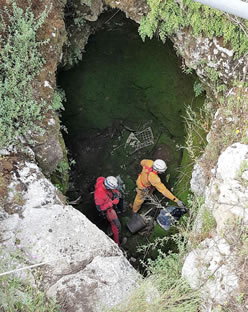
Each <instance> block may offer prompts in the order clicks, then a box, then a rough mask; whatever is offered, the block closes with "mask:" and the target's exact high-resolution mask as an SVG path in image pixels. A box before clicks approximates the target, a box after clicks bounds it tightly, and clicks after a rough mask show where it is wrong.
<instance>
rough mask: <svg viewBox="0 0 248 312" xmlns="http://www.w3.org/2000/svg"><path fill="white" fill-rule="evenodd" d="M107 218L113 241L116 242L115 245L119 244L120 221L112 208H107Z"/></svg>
mask: <svg viewBox="0 0 248 312" xmlns="http://www.w3.org/2000/svg"><path fill="white" fill-rule="evenodd" d="M107 220H108V221H109V223H110V225H111V230H112V232H113V239H114V241H115V242H116V244H117V245H120V233H121V223H120V221H119V219H118V217H117V214H116V212H115V210H114V209H108V210H107Z"/></svg>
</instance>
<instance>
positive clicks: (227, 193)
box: [182, 143, 248, 311]
mask: <svg viewBox="0 0 248 312" xmlns="http://www.w3.org/2000/svg"><path fill="white" fill-rule="evenodd" d="M247 168H248V145H245V144H241V143H236V144H233V145H232V146H230V147H228V148H227V149H226V150H225V151H224V152H223V153H222V154H221V155H220V157H219V159H218V163H217V166H216V168H215V170H213V176H212V178H211V180H210V183H209V185H208V186H207V188H206V189H205V192H204V197H205V204H204V206H202V207H201V208H204V209H208V210H209V211H210V213H212V215H213V216H214V218H215V221H216V224H217V227H216V229H215V231H216V235H215V236H214V237H213V238H211V239H210V238H207V239H205V240H204V241H203V242H201V243H200V245H199V246H198V247H197V248H196V249H194V250H192V251H191V252H190V253H189V255H188V256H187V257H186V259H185V263H184V266H183V272H182V274H183V276H184V277H185V278H186V280H187V281H188V282H189V284H190V286H191V287H192V288H195V289H197V288H199V287H200V288H201V292H202V297H203V300H204V302H205V308H206V309H205V310H204V311H212V307H216V306H217V305H218V304H225V303H228V302H229V301H230V300H231V299H232V298H236V297H237V296H238V295H239V294H240V291H241V290H240V289H241V284H242V280H243V279H244V278H245V277H244V271H242V270H244V269H241V267H240V265H241V263H243V261H244V258H243V257H244V256H242V255H243V253H245V250H246V249H245V245H244V244H245V241H242V239H241V238H240V237H241V236H240V235H241V234H240V233H243V232H244V231H245V229H246V228H247V226H248V206H247V203H248V184H247V180H246V172H247ZM201 210H202V209H200V211H201ZM198 217H199V218H200V214H199V215H198ZM199 218H198V219H199ZM198 219H197V222H196V223H197V224H196V226H195V229H196V233H199V232H200V229H199V224H201V222H202V220H198ZM242 250H243V251H242ZM192 273H193V274H192Z"/></svg>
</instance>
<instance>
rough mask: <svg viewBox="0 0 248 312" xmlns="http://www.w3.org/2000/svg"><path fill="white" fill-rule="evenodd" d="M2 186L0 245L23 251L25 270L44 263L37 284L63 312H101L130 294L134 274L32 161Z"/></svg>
mask: <svg viewBox="0 0 248 312" xmlns="http://www.w3.org/2000/svg"><path fill="white" fill-rule="evenodd" d="M7 181H9V184H8V186H7V196H6V199H5V200H4V202H3V205H1V206H0V211H1V214H0V215H1V219H0V228H1V233H2V236H1V240H3V242H4V245H6V246H12V247H11V248H13V249H15V250H16V251H17V249H18V252H22V254H23V255H24V259H25V266H26V265H27V263H28V264H34V263H43V262H45V264H44V265H42V266H41V271H42V285H43V287H44V289H45V291H46V292H47V294H48V295H50V296H54V297H56V298H57V300H58V302H59V303H60V304H61V306H62V310H63V311H75V312H76V311H85V312H88V311H102V310H101V306H102V305H103V304H104V305H106V306H107V307H111V306H114V305H115V304H118V303H119V302H120V301H122V300H123V299H124V298H125V297H126V296H128V295H129V293H130V291H131V289H132V288H133V287H134V286H135V285H137V281H138V279H139V274H138V273H137V272H136V271H135V270H134V269H133V267H132V266H131V265H130V264H129V262H128V261H127V260H126V258H125V257H124V255H123V253H122V251H121V250H120V249H119V247H118V246H117V245H116V244H115V243H114V242H113V241H112V240H111V239H110V238H109V237H108V236H106V235H105V234H104V233H103V232H102V231H100V230H99V229H98V228H97V227H96V226H95V225H94V224H92V223H91V222H90V221H89V220H88V219H87V218H86V217H85V216H84V215H83V214H82V213H80V212H79V211H77V210H76V209H74V208H73V207H72V206H68V205H66V204H65V200H64V198H63V196H62V195H61V194H60V193H59V192H58V191H57V189H56V188H55V187H54V186H53V185H52V184H51V183H50V182H49V181H48V180H47V179H46V178H45V177H44V175H43V174H42V173H41V171H40V169H39V168H38V166H37V165H36V164H35V162H34V161H33V160H32V159H23V158H19V159H18V161H17V164H16V166H15V170H13V171H12V172H9V177H8V179H7ZM6 207H7V208H8V209H9V210H8V211H11V214H9V213H8V211H6ZM6 248H7V247H6ZM21 265H24V263H20V266H21ZM33 283H35V281H33ZM109 293H111V297H109Z"/></svg>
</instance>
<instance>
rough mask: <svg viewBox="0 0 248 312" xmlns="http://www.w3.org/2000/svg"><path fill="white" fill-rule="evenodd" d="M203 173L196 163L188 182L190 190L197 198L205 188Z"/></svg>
mask: <svg viewBox="0 0 248 312" xmlns="http://www.w3.org/2000/svg"><path fill="white" fill-rule="evenodd" d="M206 182H207V181H206V177H205V173H204V171H203V169H202V167H201V166H200V164H199V163H196V164H195V166H194V169H193V172H192V178H191V181H190V187H191V190H192V191H193V192H194V193H195V194H197V195H198V196H203V194H204V191H205V188H206Z"/></svg>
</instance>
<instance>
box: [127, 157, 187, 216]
mask: <svg viewBox="0 0 248 312" xmlns="http://www.w3.org/2000/svg"><path fill="white" fill-rule="evenodd" d="M140 165H141V166H142V171H141V173H140V174H139V176H138V179H137V180H136V185H137V195H136V197H135V200H134V203H133V205H131V206H132V209H133V212H134V213H137V212H138V211H139V210H140V207H141V205H142V204H143V202H144V200H145V198H146V195H147V191H150V193H152V191H153V190H154V188H156V189H157V190H158V191H159V192H160V193H162V194H163V195H164V196H165V197H167V198H169V199H170V200H173V201H174V202H175V203H177V205H178V206H179V207H184V204H183V202H182V201H180V200H179V199H178V198H177V197H175V196H174V195H173V194H172V193H171V192H170V191H169V190H168V189H167V188H166V186H165V185H164V184H163V183H162V182H161V180H160V178H159V176H158V174H160V173H164V172H165V171H166V169H167V166H166V163H165V162H164V161H163V160H162V159H157V160H155V161H153V160H150V159H143V160H142V161H141V162H140Z"/></svg>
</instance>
